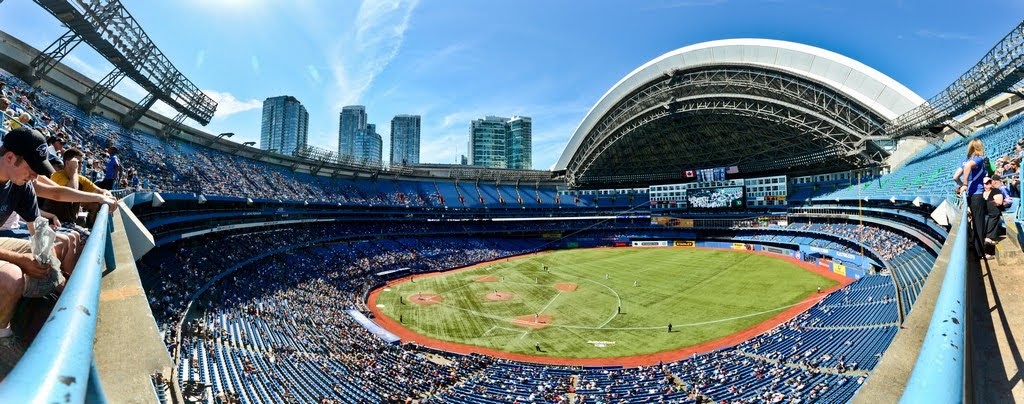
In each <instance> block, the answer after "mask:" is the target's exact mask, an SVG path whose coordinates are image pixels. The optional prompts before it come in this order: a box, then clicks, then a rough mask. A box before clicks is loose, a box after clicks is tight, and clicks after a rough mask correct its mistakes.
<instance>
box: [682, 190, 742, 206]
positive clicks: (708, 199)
mask: <svg viewBox="0 0 1024 404" xmlns="http://www.w3.org/2000/svg"><path fill="white" fill-rule="evenodd" d="M686 200H687V202H688V203H689V205H690V208H691V209H732V208H743V202H744V200H743V187H723V188H698V189H689V190H687V191H686Z"/></svg>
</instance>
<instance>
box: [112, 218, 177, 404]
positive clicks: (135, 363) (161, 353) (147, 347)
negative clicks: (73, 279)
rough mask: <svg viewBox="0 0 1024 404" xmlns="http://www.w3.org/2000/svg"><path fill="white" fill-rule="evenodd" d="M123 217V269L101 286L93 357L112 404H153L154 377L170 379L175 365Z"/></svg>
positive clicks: (117, 244)
mask: <svg viewBox="0 0 1024 404" xmlns="http://www.w3.org/2000/svg"><path fill="white" fill-rule="evenodd" d="M123 215H124V208H121V209H118V211H117V212H114V233H113V234H111V241H112V242H113V243H114V254H115V256H116V259H117V269H115V270H113V271H110V272H108V273H105V274H104V276H103V281H102V283H101V287H100V305H99V317H98V318H97V324H96V341H95V345H94V346H93V354H94V355H95V361H96V368H97V370H98V371H99V374H100V379H101V381H102V383H103V390H104V391H105V392H106V395H107V399H108V400H109V401H110V402H112V403H152V402H154V401H156V396H155V393H154V389H153V384H152V382H151V381H150V378H149V377H150V375H151V374H153V373H154V372H157V371H159V372H161V373H163V374H164V376H166V377H167V378H168V379H170V376H171V372H172V371H173V364H172V362H171V358H170V356H169V355H168V354H167V350H166V348H165V347H164V343H163V340H162V339H161V337H160V333H159V330H158V329H157V326H156V321H155V320H154V318H153V312H152V311H151V310H150V308H149V302H148V300H147V298H146V292H145V291H144V290H143V289H142V282H141V280H140V279H139V273H138V270H137V269H136V267H135V257H134V256H133V255H132V249H131V245H130V243H129V241H128V234H127V233H126V231H125V218H124V217H123Z"/></svg>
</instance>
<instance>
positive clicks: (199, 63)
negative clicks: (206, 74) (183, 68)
mask: <svg viewBox="0 0 1024 404" xmlns="http://www.w3.org/2000/svg"><path fill="white" fill-rule="evenodd" d="M205 61H206V50H203V49H201V50H199V52H196V69H199V68H201V67H203V62H205Z"/></svg>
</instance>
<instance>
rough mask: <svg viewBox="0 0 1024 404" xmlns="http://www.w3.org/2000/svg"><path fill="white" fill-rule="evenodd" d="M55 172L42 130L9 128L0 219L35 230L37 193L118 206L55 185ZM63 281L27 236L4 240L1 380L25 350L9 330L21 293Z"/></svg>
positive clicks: (1, 154) (1, 165)
mask: <svg viewBox="0 0 1024 404" xmlns="http://www.w3.org/2000/svg"><path fill="white" fill-rule="evenodd" d="M53 171H54V170H53V166H52V165H50V163H49V162H48V161H47V153H46V138H44V137H43V135H42V134H40V133H39V132H38V131H36V130H32V129H29V128H25V127H21V128H17V129H14V130H11V131H10V132H8V133H7V134H6V135H5V136H4V138H3V144H2V145H0V217H7V216H10V214H11V212H17V213H18V215H20V216H21V217H22V218H23V219H24V220H25V221H26V222H27V223H29V231H30V232H34V230H35V229H34V228H33V226H32V222H33V221H35V219H36V218H37V217H38V216H39V203H38V201H37V199H36V194H37V191H38V194H39V195H40V196H44V197H46V198H48V199H53V200H58V201H64V202H99V203H106V204H111V205H115V204H116V201H115V200H114V199H113V198H111V197H109V196H106V195H102V194H91V193H86V192H82V191H79V190H74V189H71V188H66V187H61V186H58V185H56V184H55V183H54V182H53V181H52V180H50V179H49V178H48V177H49V175H51V174H53ZM37 180H38V183H37ZM64 280H65V279H64V275H63V274H61V273H60V271H58V270H57V269H55V268H53V267H51V266H49V265H44V264H41V263H39V262H38V261H36V260H35V258H34V257H33V256H32V248H31V246H30V245H29V241H28V240H22V239H12V238H0V379H2V378H3V377H4V376H6V375H7V373H8V372H10V370H11V368H12V367H13V366H14V364H16V363H17V360H18V358H20V357H21V354H22V353H23V352H24V348H23V347H22V346H21V343H20V342H19V341H18V340H17V339H16V338H15V337H14V335H13V332H12V330H11V329H10V323H11V318H12V317H13V316H14V308H15V307H16V306H17V304H18V300H19V299H20V297H21V296H26V297H40V296H46V295H49V294H50V293H53V292H56V291H59V290H60V289H61V288H62V287H63V285H64Z"/></svg>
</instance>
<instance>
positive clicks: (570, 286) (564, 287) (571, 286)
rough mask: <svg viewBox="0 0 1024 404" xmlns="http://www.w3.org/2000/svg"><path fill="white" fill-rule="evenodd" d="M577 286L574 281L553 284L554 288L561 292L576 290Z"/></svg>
mask: <svg viewBox="0 0 1024 404" xmlns="http://www.w3.org/2000/svg"><path fill="white" fill-rule="evenodd" d="M577 287H579V285H577V284H575V283H556V284H555V289H558V290H560V291H562V292H572V291H574V290H576V288H577Z"/></svg>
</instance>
